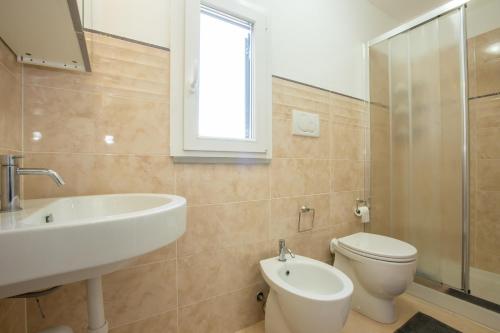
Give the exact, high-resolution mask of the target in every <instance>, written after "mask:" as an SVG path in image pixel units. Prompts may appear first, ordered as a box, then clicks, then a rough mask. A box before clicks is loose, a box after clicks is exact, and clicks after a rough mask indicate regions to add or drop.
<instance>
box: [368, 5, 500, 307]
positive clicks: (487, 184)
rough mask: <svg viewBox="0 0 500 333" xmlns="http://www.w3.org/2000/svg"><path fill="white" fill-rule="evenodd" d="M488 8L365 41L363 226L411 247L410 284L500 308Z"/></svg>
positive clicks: (497, 109)
mask: <svg viewBox="0 0 500 333" xmlns="http://www.w3.org/2000/svg"><path fill="white" fill-rule="evenodd" d="M491 10H500V0H474V1H471V2H468V3H467V1H462V2H461V3H458V2H457V1H454V2H453V3H450V4H448V5H445V6H442V7H440V8H438V9H436V10H434V11H432V12H430V13H428V14H426V15H424V16H422V17H421V18H420V19H419V20H417V21H416V22H413V23H409V24H407V25H403V26H401V27H399V28H397V29H395V30H393V31H391V32H388V33H387V34H384V35H383V36H381V37H379V38H377V39H375V40H373V41H372V42H370V44H369V78H370V81H369V82H370V91H369V92H370V133H371V134H370V156H371V157H370V168H369V170H370V182H369V184H370V188H369V189H367V191H369V197H370V203H371V210H372V213H371V214H372V223H370V225H369V226H368V227H367V228H368V231H370V232H374V233H378V234H385V235H389V236H392V237H395V238H398V239H402V240H404V241H407V242H409V243H411V244H412V245H414V246H415V247H416V248H417V249H418V251H419V257H418V268H417V278H416V280H417V282H420V283H423V284H427V285H433V286H439V287H440V288H441V289H446V290H451V291H462V292H463V293H464V294H469V293H470V294H472V295H474V296H478V297H480V298H482V299H484V300H487V301H489V302H492V303H500V299H499V297H500V285H499V284H500V267H499V266H500V258H499V256H500V247H499V246H498V245H497V244H498V242H497V239H499V237H500V208H498V207H499V206H500V171H498V170H500V29H499V28H500V19H498V18H491V20H489V21H488V20H486V19H485V18H486V17H487V16H488V13H489V11H491ZM498 12H500V11H497V13H498ZM490 16H491V15H490ZM485 21H487V22H485ZM488 50H489V51H488ZM485 256H486V257H485ZM495 290H497V292H495Z"/></svg>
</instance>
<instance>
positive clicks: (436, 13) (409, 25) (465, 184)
mask: <svg viewBox="0 0 500 333" xmlns="http://www.w3.org/2000/svg"><path fill="white" fill-rule="evenodd" d="M469 1H470V0H453V1H450V2H448V3H446V4H444V5H442V6H440V7H438V8H436V9H433V10H431V11H429V12H427V13H425V14H423V15H421V16H419V17H417V18H415V19H413V20H411V21H409V22H406V23H404V24H402V25H400V26H398V27H396V28H395V29H392V30H390V31H388V32H386V33H384V34H382V35H380V36H378V37H376V38H374V39H372V40H370V41H369V42H368V43H367V45H366V48H365V50H366V52H368V54H367V56H366V62H367V66H366V67H367V68H366V72H367V74H366V78H367V96H368V103H370V102H371V101H370V93H369V89H368V87H369V85H370V71H369V59H370V58H369V56H368V55H369V52H370V51H369V50H370V47H371V46H373V45H375V44H378V43H380V42H383V41H385V40H388V39H390V38H392V37H395V36H397V35H399V34H401V33H404V32H407V31H409V30H411V29H414V28H416V27H418V26H421V25H424V24H426V23H428V22H431V21H433V20H435V19H437V18H438V17H440V16H443V15H445V14H448V13H450V12H452V11H454V10H457V9H458V10H459V12H460V41H459V52H460V54H459V56H460V67H461V71H460V81H461V82H460V90H461V98H460V101H461V103H462V110H461V111H462V115H461V116H462V142H461V146H462V161H461V166H462V226H461V227H462V237H461V243H462V244H461V245H462V247H461V249H462V258H461V259H462V260H461V265H462V267H461V288H460V289H461V290H460V291H462V292H463V293H465V294H467V295H469V294H470V277H469V274H470V272H469V269H470V267H469V265H470V261H469V256H470V249H469V246H470V231H469V228H470V216H469V214H470V207H469V205H470V203H469V182H470V178H469V91H468V79H467V26H466V17H465V9H466V4H467V2H469ZM370 144H371V143H368V145H370ZM368 151H370V152H371V148H370V149H369V150H368ZM369 172H371V168H370V171H369ZM369 179H371V177H369ZM365 190H366V189H365ZM368 193H369V191H368ZM417 282H419V281H417ZM422 282H423V283H422V284H425V285H429V284H430V285H431V286H432V284H433V282H434V284H436V282H435V281H422ZM426 282H430V283H426ZM434 289H440V290H443V291H446V290H448V289H453V288H451V287H449V286H446V285H445V286H440V287H439V286H436V287H435V288H434Z"/></svg>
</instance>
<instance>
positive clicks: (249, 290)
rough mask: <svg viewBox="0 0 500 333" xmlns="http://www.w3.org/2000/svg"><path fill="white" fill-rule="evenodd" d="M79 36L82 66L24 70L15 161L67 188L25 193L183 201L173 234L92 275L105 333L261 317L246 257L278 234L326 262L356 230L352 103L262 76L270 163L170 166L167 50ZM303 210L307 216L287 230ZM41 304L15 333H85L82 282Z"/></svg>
mask: <svg viewBox="0 0 500 333" xmlns="http://www.w3.org/2000/svg"><path fill="white" fill-rule="evenodd" d="M87 43H88V47H89V50H90V55H91V61H92V68H93V72H92V73H90V74H82V73H76V72H69V71H59V70H51V69H46V68H39V67H31V66H25V67H24V77H23V78H24V86H23V88H24V148H25V155H26V158H25V161H24V163H25V165H29V166H33V167H50V168H53V169H55V170H57V171H58V172H60V173H61V175H62V176H63V177H64V179H65V181H66V184H67V185H66V186H64V187H63V188H57V187H55V186H54V185H53V184H52V183H51V182H50V181H48V180H46V179H43V178H37V177H31V178H26V180H25V187H24V189H25V195H26V197H28V198H40V197H53V196H67V195H83V194H100V193H117V192H166V193H176V194H179V195H182V196H185V197H186V198H187V201H188V206H189V207H188V223H187V231H186V233H185V235H184V236H183V237H182V238H180V239H179V240H178V241H177V242H176V243H174V244H171V245H170V246H167V247H166V248H164V249H160V250H158V251H156V252H154V253H152V254H149V255H146V256H144V257H142V258H139V259H137V260H135V261H134V262H132V263H131V264H130V265H128V266H127V267H126V268H125V269H122V270H120V271H117V272H114V273H112V274H110V275H107V276H105V277H104V280H103V284H104V302H105V310H106V315H107V318H108V320H109V322H110V327H111V332H113V333H123V332H146V331H147V332H148V333H155V332H234V331H237V330H239V329H241V328H243V327H246V326H249V325H250V324H252V323H255V322H258V321H259V320H262V318H263V312H262V308H261V307H262V305H261V304H260V303H257V302H256V300H255V296H256V293H257V292H258V291H260V290H266V289H267V287H266V286H265V284H264V282H263V280H262V278H261V276H260V273H259V269H258V261H259V260H260V259H263V258H266V257H269V256H272V255H275V254H276V247H277V240H278V239H279V238H286V239H287V241H288V243H289V247H290V248H292V249H293V250H294V251H295V252H296V253H299V254H302V255H306V256H310V257H313V258H316V259H319V260H322V261H331V255H330V253H329V241H330V239H331V238H332V237H334V236H340V235H345V234H348V233H352V232H355V231H359V230H361V225H360V224H359V223H358V221H357V220H356V219H355V218H354V216H353V214H352V209H353V207H354V205H355V199H356V197H358V196H362V191H363V188H364V168H363V165H364V160H365V138H366V136H367V124H368V117H367V112H366V105H365V103H364V102H361V101H358V100H355V99H352V98H348V97H344V96H340V95H337V94H334V93H331V92H328V91H324V90H321V89H317V88H312V87H309V86H306V85H302V84H298V83H293V82H290V81H287V80H284V79H279V78H274V79H273V150H274V158H273V160H272V162H271V163H270V164H269V165H248V164H240V165H237V164H233V165H229V164H175V165H174V163H173V162H172V160H171V158H170V157H169V100H170V96H169V84H170V83H169V52H168V51H164V50H159V49H154V48H149V47H146V46H142V45H138V44H133V43H130V42H125V41H122V40H119V39H113V38H110V37H104V36H102V35H97V34H87ZM293 109H298V110H302V111H307V112H313V113H317V114H319V116H320V123H321V136H320V137H319V138H310V137H298V136H293V135H291V126H292V125H291V114H292V110H293ZM33 132H40V133H42V138H41V140H38V141H36V140H33ZM106 135H113V137H114V144H113V145H108V144H106V142H105V141H104V137H105V136H106ZM302 205H308V206H311V207H314V208H315V209H316V218H315V221H314V228H313V230H312V231H308V232H304V233H298V232H297V220H298V215H297V214H298V209H299V207H300V206H302ZM304 224H305V225H304V226H309V225H310V224H311V219H310V217H306V219H305V221H304ZM40 301H41V305H42V307H43V309H44V312H45V314H46V318H45V319H43V318H42V317H41V315H40V313H39V311H38V308H37V306H36V303H35V302H34V301H33V300H29V301H28V302H27V326H28V332H30V333H34V332H36V331H37V330H40V329H43V328H45V327H48V326H51V325H54V324H69V325H71V326H72V327H73V328H74V329H75V332H76V333H83V332H85V326H86V310H85V306H86V305H85V302H86V301H85V287H84V284H83V283H75V284H71V285H68V286H64V287H63V288H61V289H60V290H59V291H57V292H55V293H53V294H52V295H49V296H46V297H42V298H41V299H40ZM0 304H3V303H0ZM9 304H10V303H5V306H7V305H9ZM16 304H17V303H16ZM0 306H1V305H0ZM9 306H13V305H9ZM20 315H23V313H22V312H21V313H20ZM0 325H1V322H0ZM0 327H1V326H0ZM2 332H3V331H2Z"/></svg>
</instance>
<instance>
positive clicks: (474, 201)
mask: <svg viewBox="0 0 500 333" xmlns="http://www.w3.org/2000/svg"><path fill="white" fill-rule="evenodd" d="M495 43H500V29H496V30H492V31H490V32H487V33H485V34H482V35H479V36H477V37H474V38H472V39H470V40H469V59H470V60H469V86H470V91H469V92H470V95H471V96H470V97H473V99H472V100H470V102H469V109H470V128H471V130H470V132H471V146H470V147H471V199H470V200H471V263H472V266H474V267H477V268H480V269H483V270H487V271H490V272H494V273H498V274H500V247H499V245H498V239H499V238H500V206H499V205H498V203H499V202H500V55H498V54H492V53H490V52H487V49H488V46H490V45H493V44H495Z"/></svg>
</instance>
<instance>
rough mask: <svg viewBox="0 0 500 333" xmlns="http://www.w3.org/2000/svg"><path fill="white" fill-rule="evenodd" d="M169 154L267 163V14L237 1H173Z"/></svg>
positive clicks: (269, 96) (268, 108)
mask: <svg viewBox="0 0 500 333" xmlns="http://www.w3.org/2000/svg"><path fill="white" fill-rule="evenodd" d="M173 6H174V7H175V8H173V9H174V13H177V14H178V15H175V14H174V15H173V19H172V41H171V45H172V49H171V154H172V155H173V156H174V157H175V158H176V159H178V160H186V159H187V160H192V159H193V158H194V160H198V159H200V158H202V159H203V158H204V157H208V158H215V159H221V158H222V159H234V158H247V159H259V160H260V159H270V158H271V101H270V99H271V75H270V71H269V63H268V62H269V58H270V57H269V55H268V54H267V49H268V48H267V44H268V33H269V32H268V29H267V26H266V24H267V23H266V21H267V20H266V17H265V15H264V14H263V13H262V12H261V11H259V10H257V9H254V8H251V7H249V6H247V5H243V4H242V3H240V2H239V1H235V0H210V1H203V2H201V3H200V1H199V0H184V1H175V2H173Z"/></svg>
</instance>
